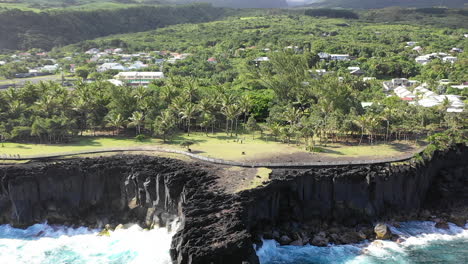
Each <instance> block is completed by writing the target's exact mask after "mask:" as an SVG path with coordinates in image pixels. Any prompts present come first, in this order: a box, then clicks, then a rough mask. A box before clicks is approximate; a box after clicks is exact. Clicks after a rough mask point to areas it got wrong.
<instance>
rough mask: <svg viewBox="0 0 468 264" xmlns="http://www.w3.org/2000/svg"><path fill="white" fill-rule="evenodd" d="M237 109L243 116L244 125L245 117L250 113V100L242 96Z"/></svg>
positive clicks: (246, 96)
mask: <svg viewBox="0 0 468 264" xmlns="http://www.w3.org/2000/svg"><path fill="white" fill-rule="evenodd" d="M239 108H240V111H241V113H242V114H243V115H244V125H245V124H246V121H247V115H248V114H249V112H250V109H251V108H252V100H251V99H250V97H249V96H248V95H244V96H242V97H241V98H239Z"/></svg>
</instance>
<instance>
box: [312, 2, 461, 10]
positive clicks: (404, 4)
mask: <svg viewBox="0 0 468 264" xmlns="http://www.w3.org/2000/svg"><path fill="white" fill-rule="evenodd" d="M311 2H312V3H310V4H308V5H307V6H309V7H341V8H358V9H374V8H385V7H390V6H399V7H434V6H444V7H449V8H462V7H468V2H467V1H466V0H316V1H311Z"/></svg>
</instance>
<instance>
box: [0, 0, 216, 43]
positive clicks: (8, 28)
mask: <svg viewBox="0 0 468 264" xmlns="http://www.w3.org/2000/svg"><path fill="white" fill-rule="evenodd" d="M224 13H225V10H224V9H222V8H217V7H213V6H211V5H208V4H192V5H181V6H137V7H129V8H118V9H110V10H101V9H99V10H87V11H78V10H68V9H62V10H59V11H53V10H48V11H46V12H30V11H21V10H14V9H13V10H7V11H4V12H2V13H0V36H2V37H1V38H0V49H23V50H27V49H31V48H41V49H46V50H48V49H51V48H52V47H54V46H63V45H66V44H70V43H76V42H78V41H82V40H87V39H93V38H97V37H102V36H107V35H111V34H119V33H127V32H140V31H146V30H150V29H155V28H159V27H164V26H167V25H173V24H179V23H200V22H206V21H211V20H214V19H217V18H219V17H221V16H223V15H224Z"/></svg>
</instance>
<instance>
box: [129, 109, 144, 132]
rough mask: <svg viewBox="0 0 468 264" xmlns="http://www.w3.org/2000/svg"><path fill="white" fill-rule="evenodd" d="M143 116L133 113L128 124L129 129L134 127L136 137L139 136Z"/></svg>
mask: <svg viewBox="0 0 468 264" xmlns="http://www.w3.org/2000/svg"><path fill="white" fill-rule="evenodd" d="M144 119H145V117H144V115H143V113H142V112H139V111H135V112H133V114H132V116H131V117H130V123H128V126H129V127H135V128H136V133H137V135H140V134H141V126H142V125H143V124H144Z"/></svg>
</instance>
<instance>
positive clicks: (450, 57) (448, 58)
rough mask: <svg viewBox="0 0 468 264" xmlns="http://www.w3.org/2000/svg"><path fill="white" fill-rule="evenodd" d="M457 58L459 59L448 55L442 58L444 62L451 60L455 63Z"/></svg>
mask: <svg viewBox="0 0 468 264" xmlns="http://www.w3.org/2000/svg"><path fill="white" fill-rule="evenodd" d="M457 60H458V59H457V57H453V56H447V57H443V58H442V61H443V62H450V63H455V62H456V61H457Z"/></svg>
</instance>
